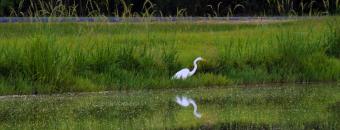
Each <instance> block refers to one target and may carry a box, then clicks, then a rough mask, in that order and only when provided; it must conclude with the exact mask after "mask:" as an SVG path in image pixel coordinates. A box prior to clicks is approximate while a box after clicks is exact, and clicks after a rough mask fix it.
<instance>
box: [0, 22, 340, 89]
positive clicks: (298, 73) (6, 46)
mask: <svg viewBox="0 0 340 130" xmlns="http://www.w3.org/2000/svg"><path fill="white" fill-rule="evenodd" d="M339 23H340V21H339V18H337V17H328V18H322V19H316V20H301V21H290V22H282V23H266V24H252V23H250V24H228V23H189V22H188V23H187V22H178V23H150V22H146V23H116V24H112V23H46V24H43V23H14V24H0V39H1V40H0V52H1V53H0V94H32V93H56V92H69V91H76V92H79V91H102V90H117V89H119V90H121V89H149V88H173V87H198V86H216V85H218V86H224V85H230V84H249V83H273V82H311V81H321V82H325V81H339V79H340V60H339V57H340V56H339V55H340V52H339V50H340V27H339ZM198 56H202V57H204V58H205V59H207V61H206V62H202V63H200V64H199V68H198V73H197V75H195V76H194V77H192V78H190V79H189V80H186V81H173V80H169V79H170V77H171V76H172V75H173V74H174V73H175V72H176V71H178V70H179V69H181V68H184V67H190V66H192V61H193V60H194V58H196V57H198Z"/></svg>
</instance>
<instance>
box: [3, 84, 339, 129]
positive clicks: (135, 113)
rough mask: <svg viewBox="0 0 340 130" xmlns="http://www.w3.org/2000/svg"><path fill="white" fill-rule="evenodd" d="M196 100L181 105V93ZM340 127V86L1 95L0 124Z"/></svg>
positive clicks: (52, 126)
mask: <svg viewBox="0 0 340 130" xmlns="http://www.w3.org/2000/svg"><path fill="white" fill-rule="evenodd" d="M177 95H178V96H187V97H189V98H192V99H193V100H195V101H196V104H197V106H198V112H200V113H201V114H202V118H196V117H195V116H194V115H193V107H192V106H189V107H182V106H180V105H178V104H177V103H176V102H175V100H176V96H177ZM33 128H34V129H340V85H339V84H318V85H297V84H294V85H271V86H229V87H226V88H221V87H219V88H216V87H212V88H195V89H167V90H134V91H112V92H99V93H80V94H57V95H39V96H1V97H0V129H33Z"/></svg>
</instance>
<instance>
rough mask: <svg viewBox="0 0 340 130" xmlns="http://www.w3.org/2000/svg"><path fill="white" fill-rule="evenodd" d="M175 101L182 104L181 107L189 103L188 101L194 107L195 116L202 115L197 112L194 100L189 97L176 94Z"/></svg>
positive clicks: (199, 116)
mask: <svg viewBox="0 0 340 130" xmlns="http://www.w3.org/2000/svg"><path fill="white" fill-rule="evenodd" d="M176 102H177V103H178V104H179V105H181V106H183V107H188V106H189V105H190V103H191V104H192V106H193V107H194V115H195V116H196V117H197V118H201V117H202V115H201V114H200V113H198V112H197V105H196V103H195V101H194V100H192V99H190V98H187V97H184V96H183V97H182V98H180V97H178V96H176Z"/></svg>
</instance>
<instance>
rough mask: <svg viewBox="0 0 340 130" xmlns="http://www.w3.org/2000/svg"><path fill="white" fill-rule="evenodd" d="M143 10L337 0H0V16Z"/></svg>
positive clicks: (261, 8)
mask: <svg viewBox="0 0 340 130" xmlns="http://www.w3.org/2000/svg"><path fill="white" fill-rule="evenodd" d="M52 12H53V13H52ZM127 12H128V13H127ZM146 12H147V14H148V16H259V15H260V16H263V15H266V16H267V15H269V16H270V15H306V14H308V15H325V14H338V13H339V12H340V8H339V0H150V1H149V0H0V16H94V15H96V16H98V15H101V16H103V15H104V16H145V15H143V14H145V13H146Z"/></svg>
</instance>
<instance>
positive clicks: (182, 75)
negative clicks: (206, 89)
mask: <svg viewBox="0 0 340 130" xmlns="http://www.w3.org/2000/svg"><path fill="white" fill-rule="evenodd" d="M201 60H204V59H203V58H202V57H197V58H196V59H195V60H194V68H193V69H192V71H190V70H189V69H188V68H184V69H182V70H180V71H178V72H177V73H176V74H175V75H174V76H173V77H172V79H186V78H188V77H190V76H192V75H194V74H195V72H196V70H197V62H198V61H201Z"/></svg>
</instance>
